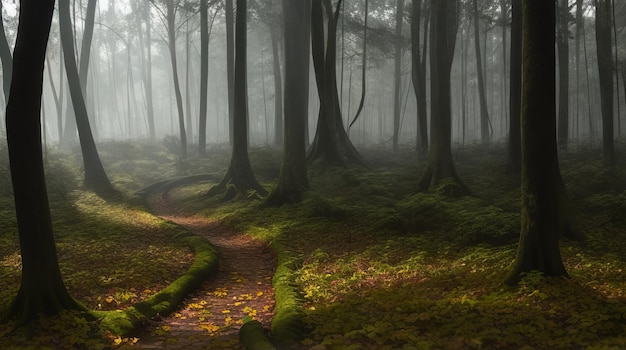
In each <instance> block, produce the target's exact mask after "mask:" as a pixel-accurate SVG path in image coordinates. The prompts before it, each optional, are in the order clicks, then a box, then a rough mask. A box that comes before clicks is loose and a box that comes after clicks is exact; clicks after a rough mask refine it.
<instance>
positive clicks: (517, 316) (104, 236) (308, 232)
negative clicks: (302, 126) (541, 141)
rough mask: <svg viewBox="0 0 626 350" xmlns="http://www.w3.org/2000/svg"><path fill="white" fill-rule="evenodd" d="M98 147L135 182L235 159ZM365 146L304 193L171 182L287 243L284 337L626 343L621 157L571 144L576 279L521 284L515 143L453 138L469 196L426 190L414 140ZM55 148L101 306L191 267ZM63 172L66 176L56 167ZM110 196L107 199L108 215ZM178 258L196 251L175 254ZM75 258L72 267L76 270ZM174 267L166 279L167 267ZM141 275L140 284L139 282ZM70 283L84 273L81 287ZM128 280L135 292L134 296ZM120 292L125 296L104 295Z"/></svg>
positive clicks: (264, 165) (66, 215)
mask: <svg viewBox="0 0 626 350" xmlns="http://www.w3.org/2000/svg"><path fill="white" fill-rule="evenodd" d="M102 153H103V155H104V156H103V159H105V166H106V167H107V169H108V170H109V173H110V174H111V177H112V178H113V179H114V180H115V181H116V185H117V186H118V187H121V188H122V189H123V190H124V191H125V192H126V193H130V192H131V191H134V190H137V189H139V188H141V187H142V186H145V185H147V184H149V183H152V182H156V181H159V180H163V179H168V178H175V177H180V176H186V175H193V174H198V173H207V174H213V175H214V177H215V179H216V181H217V180H219V179H220V178H221V176H222V175H223V174H224V171H225V168H226V166H227V164H228V153H227V152H224V151H214V152H213V153H212V154H211V156H210V157H209V158H191V159H189V160H187V161H184V162H181V161H179V160H177V159H176V158H175V157H173V156H171V155H170V154H169V153H168V152H167V151H166V150H163V149H161V148H159V147H151V146H149V145H142V144H116V143H111V144H108V145H104V146H103V147H102ZM364 154H365V156H366V158H367V159H368V160H369V162H370V164H371V165H372V169H361V168H328V169H311V170H310V173H311V187H312V191H310V192H308V193H306V194H305V196H304V200H303V202H302V203H301V204H299V205H284V206H282V207H280V208H274V207H268V206H266V205H265V204H264V203H263V202H262V201H258V200H240V201H236V202H226V203H220V202H218V201H217V200H215V199H207V198H205V197H204V196H203V194H204V193H205V192H206V190H208V188H209V187H210V186H211V185H212V184H213V183H209V182H204V183H199V184H194V185H189V186H185V187H183V188H181V189H178V190H176V191H173V192H172V194H171V195H172V196H174V197H175V198H176V199H177V200H179V201H180V202H181V207H180V210H182V211H186V212H189V213H196V212H199V213H201V214H203V215H206V216H211V217H213V218H219V219H222V220H224V222H225V223H226V224H227V225H231V226H233V227H236V228H237V229H239V230H243V231H245V232H246V233H248V234H250V235H252V236H254V237H257V238H259V239H262V240H264V241H265V242H267V243H268V244H271V245H272V246H273V247H274V249H275V250H277V252H278V256H279V266H280V268H279V270H278V273H277V275H276V277H275V286H276V287H277V299H278V300H277V312H278V315H280V313H281V312H284V315H287V316H285V318H283V320H285V319H286V321H281V316H277V318H276V319H277V328H276V329H275V330H274V331H275V333H276V334H275V335H278V338H281V335H280V333H281V331H283V330H287V331H288V332H286V333H285V334H286V335H285V338H284V339H288V340H292V341H297V342H298V344H299V346H301V347H305V348H306V347H313V346H316V345H320V344H321V345H323V346H325V347H327V348H329V349H350V348H354V349H401V348H424V349H427V348H436V349H438V348H446V349H468V348H477V349H478V348H490V349H491V348H494V349H496V348H502V349H507V348H529V349H530V348H533V349H535V348H562V349H570V348H590V349H613V348H614V349H619V348H624V347H626V337H625V336H624V334H626V296H625V290H626V281H625V280H624V278H623V274H624V270H625V269H626V261H625V260H624V258H623V257H624V256H626V255H625V253H626V217H624V214H623V213H625V212H626V181H625V180H624V179H625V178H626V166H625V165H624V162H623V160H621V161H620V163H619V164H618V166H617V167H615V168H614V169H610V170H609V169H607V168H605V167H604V165H603V164H602V162H601V160H600V159H601V154H600V153H599V152H596V151H593V150H586V149H578V150H573V151H570V153H565V154H562V155H561V168H562V173H563V178H564V181H565V183H566V188H567V190H568V193H569V195H570V197H571V199H572V202H573V204H574V207H575V208H576V211H577V224H578V226H579V228H580V229H581V230H583V231H584V233H585V234H586V235H587V236H588V239H587V240H586V241H584V242H574V241H568V240H563V241H562V243H561V252H562V256H563V260H564V263H565V265H566V268H567V269H568V271H569V273H570V275H571V279H552V278H545V277H543V276H541V275H539V274H536V273H531V274H528V275H526V276H524V278H523V279H522V281H521V283H520V284H519V285H518V286H516V287H507V286H504V285H503V283H502V282H503V279H504V276H505V274H506V272H507V270H508V268H509V265H510V263H511V262H512V260H513V258H514V256H515V250H516V243H517V238H518V234H519V211H520V207H519V203H520V192H519V186H518V184H517V181H518V180H516V179H515V178H512V177H507V176H505V175H504V173H503V171H502V170H503V168H504V160H505V159H506V154H505V150H504V147H500V146H498V145H495V146H492V147H467V148H465V149H458V150H456V151H455V160H456V162H457V166H458V171H459V174H460V176H461V178H462V179H463V181H464V182H465V183H466V184H467V185H468V186H469V188H470V189H471V191H472V196H468V197H457V196H455V191H454V189H455V187H454V186H455V185H454V184H452V183H448V182H445V181H444V182H443V183H442V184H441V185H440V186H438V187H437V188H436V189H434V190H432V191H430V192H427V193H418V191H417V181H418V180H419V176H420V174H421V169H422V168H423V162H424V159H423V158H418V157H417V156H416V155H414V154H413V153H412V152H401V153H399V154H393V153H391V152H387V151H384V150H376V149H371V150H366V151H365V152H364ZM51 157H52V156H51ZM55 157H57V158H54V159H51V160H50V162H49V164H50V165H49V169H53V170H51V171H50V175H49V181H50V182H51V185H50V188H51V192H52V194H51V199H53V200H54V203H58V204H56V205H57V207H55V208H56V209H55V213H56V214H54V217H55V228H56V230H57V231H56V232H57V235H58V243H59V254H60V257H61V261H63V266H62V268H63V273H64V276H66V279H67V281H68V284H69V285H70V286H71V288H72V289H71V291H72V294H73V295H74V296H76V297H78V299H80V300H82V301H84V302H86V303H87V304H88V305H89V306H90V307H92V308H98V303H99V304H101V305H104V306H102V308H105V307H110V308H123V307H125V306H127V305H130V304H131V303H132V302H134V301H137V300H142V298H144V299H143V300H145V298H147V297H149V293H142V292H143V291H144V288H146V289H150V290H151V291H153V290H157V289H159V288H163V287H164V285H165V284H166V283H167V282H168V281H172V280H174V279H175V278H176V277H177V276H178V275H180V274H182V272H183V271H181V270H185V269H186V267H187V266H189V264H190V263H191V259H192V256H190V255H189V253H190V252H189V250H188V248H186V247H185V246H184V245H182V244H181V243H179V242H177V241H176V240H174V239H172V234H171V233H172V230H174V231H175V229H174V228H172V227H168V226H167V225H166V224H164V223H162V222H160V221H159V220H156V219H155V218H154V217H152V216H150V215H149V214H146V213H145V212H144V211H143V209H142V208H141V206H139V205H137V204H133V203H135V202H132V201H131V202H130V204H128V203H126V204H110V203H109V204H105V203H103V202H101V201H100V199H98V198H97V197H95V196H94V195H92V194H89V193H85V192H82V191H80V190H79V188H78V187H77V186H76V185H75V183H77V182H78V181H74V179H77V178H78V176H77V171H76V170H73V169H75V165H74V164H75V163H74V161H73V160H72V159H68V158H67V157H64V156H55ZM251 159H252V162H253V167H254V169H255V171H256V173H257V175H258V177H259V179H260V181H261V182H262V183H263V184H264V185H265V186H266V188H271V186H273V185H274V183H275V179H276V176H277V174H278V168H279V165H280V154H279V153H278V152H276V151H271V150H265V149H264V150H256V149H255V150H253V151H252V152H251ZM2 167H5V169H6V165H2V162H0V171H3V170H2V169H3V168H2ZM54 169H56V170H54ZM55 171H56V172H57V173H59V174H61V175H59V176H54V173H55ZM0 178H2V177H0ZM68 179H71V181H69V180H68ZM9 185H10V184H9ZM4 188H8V187H2V189H4ZM10 201H11V198H10V194H9V193H7V192H4V193H2V196H0V204H2V205H1V206H0V207H1V208H2V209H0V215H2V216H3V218H10V215H11V209H10V208H11V203H10ZM103 206H104V208H106V210H104V212H103V213H99V211H100V210H99V209H100V208H102V207H103ZM53 207H54V206H53ZM120 218H124V220H120ZM13 221H14V218H13ZM1 222H2V223H1V225H3V227H2V231H0V232H1V233H0V240H3V241H2V242H0V243H2V244H1V245H0V256H1V257H3V260H2V264H0V268H2V269H5V270H3V271H2V272H3V274H4V273H5V271H11V269H13V270H12V271H14V272H13V275H11V274H10V273H8V274H7V276H9V278H8V279H7V281H0V283H4V284H5V285H4V286H2V287H3V288H2V289H0V305H2V304H4V303H5V302H6V300H7V299H8V298H9V297H10V296H11V295H13V294H14V293H15V288H16V285H17V278H18V277H19V275H18V272H17V271H18V268H17V266H18V265H19V256H18V255H17V253H16V249H17V243H16V234H15V228H14V223H11V222H10V220H9V219H7V220H2V221H1ZM91 225H93V228H90V227H92V226H91ZM11 229H12V230H13V231H11ZM155 232H163V239H162V240H159V239H158V238H156V237H153V235H154V234H155ZM147 234H149V235H150V239H149V240H148V242H150V245H152V246H153V248H151V249H160V250H158V251H150V252H151V253H150V254H147V255H149V257H147V256H146V254H145V253H146V250H147V249H149V247H146V246H141V244H146V243H144V242H146V238H147V236H146V235H147ZM64 244H65V246H64ZM118 254H119V255H118ZM142 254H144V255H142ZM155 255H158V256H155ZM181 258H182V261H181ZM90 259H91V260H90ZM155 259H156V260H155ZM72 261H75V262H72ZM183 261H184V262H186V264H187V265H186V267H185V268H180V266H181V264H183ZM95 262H97V265H98V267H100V268H101V269H102V270H101V271H100V272H98V273H91V272H89V274H88V275H86V273H85V272H81V271H84V269H81V268H80V266H81V264H91V265H84V266H92V265H94V264H96V263H95ZM72 264H75V266H76V267H77V268H75V269H74V270H72V267H71V266H72ZM168 264H171V265H168ZM7 266H9V267H7ZM10 266H13V267H10ZM167 266H178V267H179V269H178V270H176V269H174V268H168V267H167ZM164 272H165V273H166V274H167V275H168V276H171V278H165V279H159V277H160V276H161V275H162V274H163V273H164ZM81 273H82V275H81ZM137 275H141V276H139V277H138V276H137ZM11 276H12V277H11ZM96 276H98V277H99V276H105V277H106V278H107V279H108V278H110V280H108V282H107V283H111V285H113V286H114V288H113V290H114V291H117V292H119V293H120V294H117V295H116V294H115V293H113V294H112V293H109V292H110V291H111V288H110V286H111V285H105V286H101V284H103V283H104V281H103V280H100V279H99V278H95V277H96ZM11 278H12V279H11ZM134 278H140V281H141V283H136V284H137V285H135V284H133V283H134V282H131V281H135V280H134ZM72 281H84V282H83V283H84V284H85V288H84V290H82V289H80V288H82V287H83V286H79V285H77V283H72ZM145 286H149V287H145ZM11 288H13V289H12V290H11ZM131 288H134V291H133V290H131ZM131 292H132V293H134V294H135V295H136V296H132V297H130V298H129V295H130V293H131ZM123 293H129V294H123ZM144 294H145V295H144ZM109 296H111V297H112V298H114V299H113V300H114V301H115V304H113V301H111V303H109V304H112V305H109V304H106V298H107V297H109ZM98 298H100V300H99V299H98ZM103 298H105V299H103ZM118 299H119V300H126V299H129V300H128V302H127V303H124V302H121V303H120V302H118ZM102 300H104V301H105V304H103V303H102V302H101V301H102ZM281 308H283V309H282V311H281ZM281 322H284V324H282V325H281ZM292 327H295V328H292ZM79 329H82V328H79ZM302 330H306V331H307V332H306V333H302ZM83 333H84V335H83V336H82V338H81V339H88V341H93V340H89V339H93V338H97V337H98V336H100V335H98V333H97V330H92V329H86V330H84V331H83ZM83 333H81V334H83ZM0 334H2V328H0ZM41 334H46V333H45V332H41ZM296 334H298V335H301V336H300V337H297V336H296ZM281 340H283V339H281ZM126 341H127V342H131V343H132V338H131V339H128V340H126Z"/></svg>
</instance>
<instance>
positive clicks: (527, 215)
mask: <svg viewBox="0 0 626 350" xmlns="http://www.w3.org/2000/svg"><path fill="white" fill-rule="evenodd" d="M522 8H523V28H524V29H523V50H524V57H523V76H524V78H523V79H524V84H523V107H522V108H523V109H522V124H521V125H522V212H521V219H522V226H521V232H520V241H519V246H518V250H517V257H516V258H515V262H514V263H513V268H512V269H511V271H510V273H509V275H508V276H507V279H506V282H507V283H508V284H515V283H517V281H518V280H519V277H520V274H521V273H523V272H529V271H533V270H537V271H539V272H542V273H543V274H545V275H546V276H567V272H566V271H565V267H564V266H563V262H562V261H561V255H560V251H559V236H560V233H561V232H562V231H563V229H564V228H563V227H562V225H561V222H562V221H561V219H562V218H561V211H560V210H559V206H560V204H561V202H562V201H561V199H560V196H561V195H562V194H561V193H560V192H561V191H560V190H559V188H560V186H559V183H560V184H562V181H561V174H560V170H559V164H558V156H557V144H556V118H555V116H556V104H555V97H556V83H555V75H556V71H555V67H554V61H555V57H554V55H555V54H554V44H555V29H556V28H555V13H554V11H555V6H554V3H553V2H543V1H535V0H523V1H522Z"/></svg>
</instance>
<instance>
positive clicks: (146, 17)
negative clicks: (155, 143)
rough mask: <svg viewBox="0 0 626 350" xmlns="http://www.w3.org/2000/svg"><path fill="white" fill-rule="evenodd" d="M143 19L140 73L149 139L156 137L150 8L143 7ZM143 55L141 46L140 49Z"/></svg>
mask: <svg viewBox="0 0 626 350" xmlns="http://www.w3.org/2000/svg"><path fill="white" fill-rule="evenodd" d="M142 11H143V21H144V22H145V23H146V62H145V64H144V65H143V69H142V73H143V78H144V89H145V91H146V107H147V113H148V133H149V134H150V139H151V140H154V139H155V137H156V131H155V125H154V102H153V100H152V35H151V31H152V29H151V27H150V10H149V9H148V8H146V7H144V9H143V10H142ZM141 52H142V56H143V46H142V49H141Z"/></svg>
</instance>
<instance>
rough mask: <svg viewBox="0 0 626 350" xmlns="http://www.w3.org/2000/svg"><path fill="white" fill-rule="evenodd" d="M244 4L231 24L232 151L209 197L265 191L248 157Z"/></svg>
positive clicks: (240, 0)
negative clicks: (232, 26) (232, 52)
mask: <svg viewBox="0 0 626 350" xmlns="http://www.w3.org/2000/svg"><path fill="white" fill-rule="evenodd" d="M247 11H248V9H247V1H246V0H237V15H236V16H237V17H236V23H235V35H236V41H235V82H234V83H235V101H234V102H235V105H234V106H235V110H234V118H235V119H234V124H233V132H234V134H233V136H234V139H233V152H232V156H231V159H230V166H229V168H228V172H227V173H226V175H225V176H224V178H223V179H222V181H221V182H220V183H219V184H218V185H217V186H214V187H212V188H211V189H210V190H209V193H208V194H209V195H216V194H219V193H222V192H224V191H225V194H224V199H231V198H233V197H234V196H235V195H236V194H237V193H239V194H241V195H245V194H246V193H247V192H248V191H249V190H252V191H256V193H258V194H260V195H262V196H265V195H266V194H267V191H266V190H265V189H264V188H263V186H261V185H260V184H259V182H258V181H257V179H256V177H255V176H254V172H253V171H252V166H251V165H250V158H249V156H248V92H247V89H248V87H247V74H246V70H247V60H248V58H247V45H248V29H247V22H248V21H247V18H246V17H247Z"/></svg>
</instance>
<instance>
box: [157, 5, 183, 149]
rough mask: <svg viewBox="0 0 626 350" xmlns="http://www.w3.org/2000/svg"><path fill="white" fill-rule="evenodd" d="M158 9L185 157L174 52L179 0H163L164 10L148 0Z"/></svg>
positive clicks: (181, 99) (176, 63) (180, 103)
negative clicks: (162, 23) (164, 32)
mask: <svg viewBox="0 0 626 350" xmlns="http://www.w3.org/2000/svg"><path fill="white" fill-rule="evenodd" d="M150 2H151V3H152V4H153V5H154V7H155V8H156V9H157V10H158V11H159V14H160V15H161V19H162V20H163V22H164V23H165V25H166V27H167V47H168V51H169V54H170V63H171V64H172V80H173V81H174V94H175V95H176V109H177V111H178V131H179V135H180V156H181V157H182V158H183V159H185V158H187V132H186V131H185V112H184V110H183V95H182V93H181V90H180V79H179V78H178V59H177V53H176V29H177V26H176V13H177V12H178V4H179V2H180V0H164V2H165V11H164V10H163V9H162V8H161V7H159V5H158V4H157V0H150Z"/></svg>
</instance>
